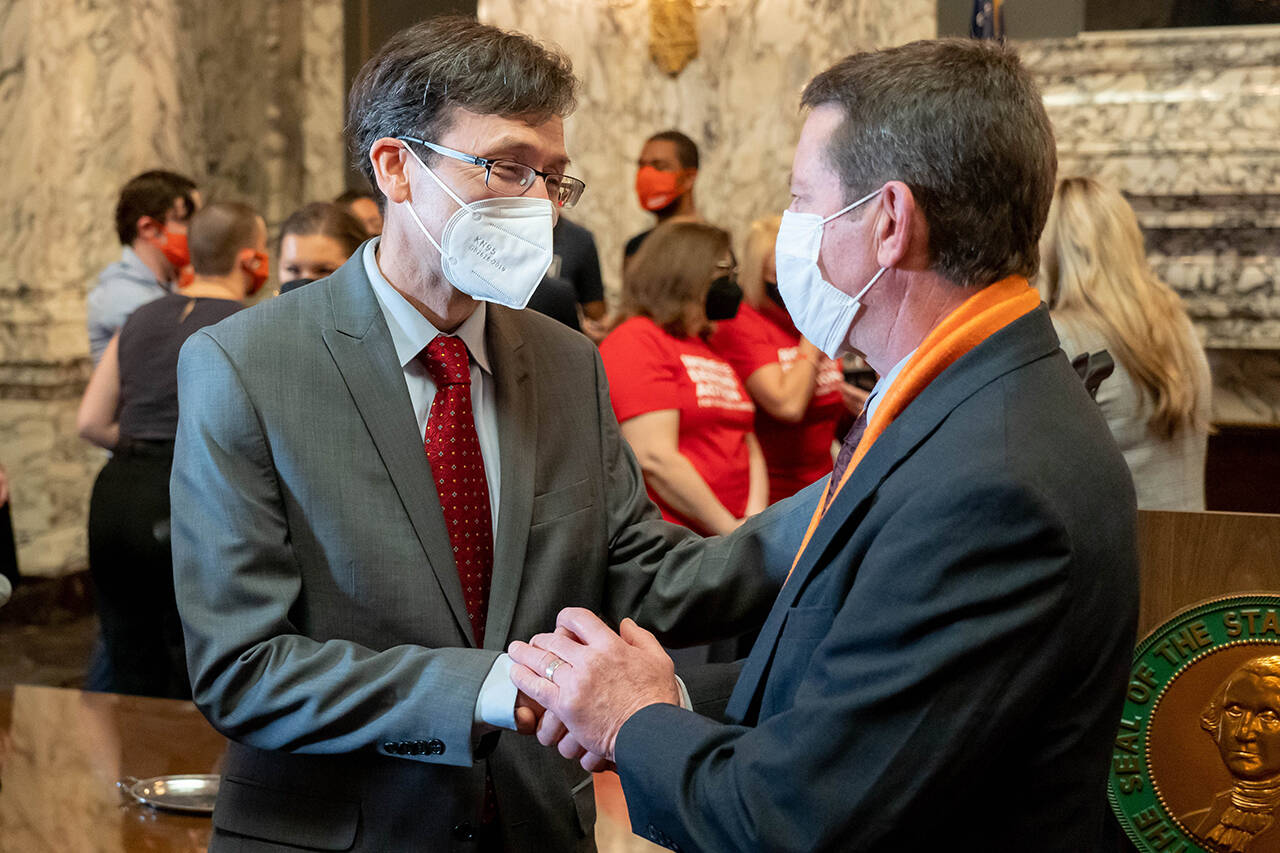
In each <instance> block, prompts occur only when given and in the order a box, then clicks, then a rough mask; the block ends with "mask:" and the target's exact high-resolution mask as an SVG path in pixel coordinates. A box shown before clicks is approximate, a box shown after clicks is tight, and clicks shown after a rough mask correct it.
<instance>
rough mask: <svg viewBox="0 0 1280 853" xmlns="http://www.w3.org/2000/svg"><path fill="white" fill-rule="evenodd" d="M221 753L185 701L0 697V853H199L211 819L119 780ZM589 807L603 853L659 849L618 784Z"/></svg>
mask: <svg viewBox="0 0 1280 853" xmlns="http://www.w3.org/2000/svg"><path fill="white" fill-rule="evenodd" d="M226 745H227V742H226V739H225V738H223V737H222V735H220V734H218V733H217V732H216V731H214V730H213V727H212V726H210V725H209V723H208V722H207V721H206V720H205V719H204V717H203V716H201V715H200V712H199V711H198V710H196V707H195V706H194V705H192V704H191V703H190V702H178V701H175V700H172V699H146V698H142V697H137V696H118V695H116V694H113V693H87V692H83V691H80V690H62V689H58V688H54V687H32V686H27V685H18V686H17V687H16V688H14V689H13V690H11V691H10V690H0V853H11V852H12V853H19V851H20V853H46V851H48V853H71V851H74V853H136V851H163V853H202V851H204V850H205V848H206V847H207V846H208V844H209V836H210V833H211V829H212V827H211V824H210V821H209V818H207V817H198V816H197V817H192V816H187V815H180V814H173V813H169V812H162V811H157V810H155V809H152V808H149V807H147V806H140V805H138V804H136V803H133V802H130V801H128V800H126V799H125V798H124V797H122V796H121V794H120V792H119V790H118V789H117V788H116V781H117V780H119V779H121V778H123V777H125V776H136V777H137V778H139V779H146V778H149V777H152V776H165V775H169V774H174V773H217V772H218V771H219V769H220V764H221V761H222V754H223V752H224V751H225V750H226ZM596 798H597V803H598V805H599V813H600V817H599V821H598V822H597V824H596V840H597V843H598V845H599V847H600V850H601V853H624V851H628V853H630V851H650V850H660V849H661V848H658V847H656V846H654V845H650V844H649V843H648V842H647V841H644V840H643V839H641V838H638V837H636V836H634V835H632V834H631V833H630V829H629V824H628V822H627V818H626V804H625V802H624V801H623V798H622V791H621V788H620V787H619V786H618V782H617V777H616V776H614V775H613V774H603V775H601V776H598V777H597V780H596Z"/></svg>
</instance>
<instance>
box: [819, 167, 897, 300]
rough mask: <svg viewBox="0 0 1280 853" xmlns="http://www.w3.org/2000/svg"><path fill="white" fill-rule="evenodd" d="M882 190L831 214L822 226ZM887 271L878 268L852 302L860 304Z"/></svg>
mask: <svg viewBox="0 0 1280 853" xmlns="http://www.w3.org/2000/svg"><path fill="white" fill-rule="evenodd" d="M883 190H884V187H881V188H880V189H878V190H874V191H872V192H869V193H867V194H866V195H864V196H863V197H862V198H860V199H858V200H857V201H855V202H854V203H853V204H851V205H848V206H847V207H845V208H844V209H843V210H841V211H838V212H836V213H833V214H831V215H830V216H828V217H827V218H826V219H824V220H822V224H824V225H825V224H827V223H828V222H830V221H831V220H833V219H835V218H836V217H837V216H844V215H845V214H846V213H848V212H849V211H851V210H853V209H854V208H855V207H857V206H858V205H860V204H865V203H866V202H868V201H870V200H871V199H873V198H875V197H876V196H878V195H880V193H881V192H882V191H883ZM888 271H889V268H888V267H880V271H879V272H878V273H876V274H875V275H873V276H872V277H871V281H869V282H867V286H866V287H864V288H862V290H859V291H858V295H857V296H855V297H853V301H854V302H858V303H860V302H862V297H863V296H864V295H866V292H867V291H868V290H870V289H871V285H873V284H875V283H876V282H877V281H879V280H880V276H882V275H884V274H885V273H887V272H888Z"/></svg>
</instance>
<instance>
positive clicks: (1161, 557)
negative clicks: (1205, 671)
mask: <svg viewBox="0 0 1280 853" xmlns="http://www.w3.org/2000/svg"><path fill="white" fill-rule="evenodd" d="M1276 488H1277V489H1280V483H1277V484H1276ZM1138 565H1139V567H1140V571H1141V578H1142V581H1141V583H1142V587H1141V600H1142V603H1141V609H1140V611H1139V615H1138V640H1139V641H1141V640H1142V638H1143V637H1145V636H1146V635H1147V634H1149V633H1150V632H1151V631H1152V629H1154V628H1156V627H1157V626H1158V625H1160V624H1161V623H1162V622H1164V621H1165V620H1166V619H1168V618H1169V617H1170V616H1172V615H1173V614H1175V613H1177V612H1178V611H1179V610H1182V609H1183V608H1185V607H1189V606H1191V605H1193V604H1199V603H1200V602H1202V601H1208V600H1209V599H1212V598H1220V597H1222V596H1224V595H1236V594H1239V593H1246V592H1270V593H1276V594H1280V515H1258V514H1253V513H1237V512H1153V511H1147V510H1142V511H1139V513H1138Z"/></svg>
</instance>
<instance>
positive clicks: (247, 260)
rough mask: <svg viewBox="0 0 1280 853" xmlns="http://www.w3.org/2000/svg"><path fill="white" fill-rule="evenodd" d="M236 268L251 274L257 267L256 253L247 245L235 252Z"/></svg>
mask: <svg viewBox="0 0 1280 853" xmlns="http://www.w3.org/2000/svg"><path fill="white" fill-rule="evenodd" d="M236 269H239V270H244V271H245V272H246V273H248V274H250V275H252V274H253V273H254V272H255V271H257V269H258V253H257V252H256V251H255V250H253V249H250V248H248V247H245V248H243V249H241V250H240V251H238V252H236Z"/></svg>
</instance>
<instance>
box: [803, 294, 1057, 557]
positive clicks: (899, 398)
mask: <svg viewBox="0 0 1280 853" xmlns="http://www.w3.org/2000/svg"><path fill="white" fill-rule="evenodd" d="M1039 304H1040V295H1039V294H1038V293H1037V292H1036V290H1035V289H1034V288H1032V287H1031V286H1030V285H1029V284H1027V280H1026V279H1025V278H1023V277H1022V276H1017V275H1014V276H1009V277H1008V278H1005V279H1001V280H1000V281H997V282H996V283H995V284H992V285H988V286H987V287H984V288H983V289H982V290H979V291H978V292H977V293H975V294H974V295H973V296H970V297H969V298H968V299H966V300H965V301H964V302H963V303H961V304H960V307H958V308H956V310H954V311H952V312H951V313H950V314H948V315H947V316H946V317H945V318H944V319H943V321H942V322H941V323H939V324H938V325H937V326H936V327H935V328H934V329H933V331H932V332H930V333H929V334H928V336H926V337H925V339H924V340H923V341H921V343H920V346H919V347H918V348H917V349H916V351H915V354H914V355H912V356H911V360H910V361H908V362H907V364H906V366H905V367H903V368H902V372H901V373H899V374H898V377H897V378H896V379H895V380H894V382H893V385H891V386H890V387H889V390H888V391H886V392H885V394H884V399H883V400H881V401H880V405H879V406H877V407H876V413H875V415H873V416H872V418H871V422H870V423H868V424H867V431H866V432H864V433H863V434H862V439H861V440H860V441H859V442H858V446H857V448H856V449H855V450H854V452H853V459H851V460H850V461H849V466H848V467H847V468H845V471H844V476H843V477H841V478H840V482H839V483H835V482H832V481H831V480H830V479H828V480H827V490H826V493H824V495H823V499H822V500H820V501H818V506H817V507H816V508H815V509H814V511H813V518H812V519H810V521H809V529H808V530H807V531H805V534H804V541H803V542H801V543H800V550H799V551H797V552H796V558H795V560H794V561H793V562H792V563H791V570H792V571H795V568H796V565H798V564H799V562H800V556H801V555H802V554H804V549H805V547H806V546H808V544H809V540H810V539H812V538H813V533H814V531H815V530H817V529H818V522H820V521H821V520H822V516H823V514H824V511H823V507H829V506H830V505H831V503H832V502H834V500H835V496H836V495H837V494H839V492H840V489H841V488H843V486H844V484H845V483H847V482H849V476H850V475H851V474H853V469H854V468H856V467H857V466H858V463H859V462H860V461H861V460H862V458H863V457H864V456H866V455H867V451H869V450H870V449H871V445H872V444H874V443H875V440H876V439H877V438H879V437H880V434H881V433H883V432H884V431H885V430H886V429H888V427H889V424H891V423H893V420H894V418H896V417H897V416H898V415H900V414H901V413H902V410H903V409H905V408H906V407H907V406H908V405H909V404H910V403H911V401H912V400H914V399H915V398H916V397H918V396H919V395H920V392H921V391H923V390H924V389H925V388H926V387H928V385H929V383H930V382H932V381H933V380H934V379H935V378H937V376H938V374H940V373H942V371H944V370H946V369H947V368H948V367H950V366H951V365H952V364H954V363H955V361H956V360H957V359H958V358H960V356H962V355H964V354H965V353H967V352H968V351H969V350H971V349H973V348H974V347H976V346H977V345H978V344H980V343H982V342H983V341H985V340H986V339H987V338H989V337H991V336H992V335H994V334H995V333H996V332H998V331H1000V330H1001V329H1003V328H1004V327H1005V326H1007V325H1009V324H1010V323H1012V322H1013V321H1014V320H1017V319H1018V318H1019V317H1022V316H1023V315H1025V314H1029V313H1031V312H1032V311H1033V310H1035V308H1036V306H1038V305H1039ZM827 493H830V500H828V498H827ZM790 576H791V575H790V573H788V575H787V577H788V578H790Z"/></svg>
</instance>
